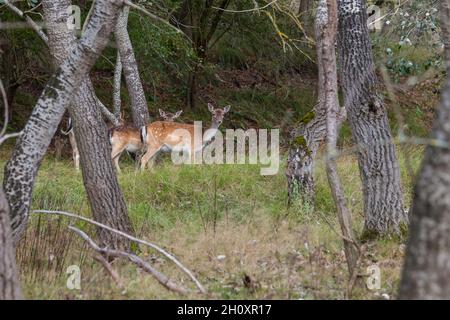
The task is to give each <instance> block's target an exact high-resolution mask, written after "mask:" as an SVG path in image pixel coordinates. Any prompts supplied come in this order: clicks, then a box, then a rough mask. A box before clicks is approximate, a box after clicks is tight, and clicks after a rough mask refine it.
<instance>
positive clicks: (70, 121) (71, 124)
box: [61, 118, 73, 136]
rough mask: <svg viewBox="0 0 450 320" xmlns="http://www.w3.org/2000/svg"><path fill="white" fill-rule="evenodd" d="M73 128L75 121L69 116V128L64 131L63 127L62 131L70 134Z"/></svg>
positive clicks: (64, 133)
mask: <svg viewBox="0 0 450 320" xmlns="http://www.w3.org/2000/svg"><path fill="white" fill-rule="evenodd" d="M72 130H73V123H72V118H69V122H68V124H67V130H66V131H64V130H63V129H61V133H62V134H63V135H65V136H67V135H69V134H70V132H71V131H72Z"/></svg>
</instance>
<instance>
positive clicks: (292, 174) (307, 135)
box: [285, 103, 326, 204]
mask: <svg viewBox="0 0 450 320" xmlns="http://www.w3.org/2000/svg"><path fill="white" fill-rule="evenodd" d="M325 136H326V110H324V109H323V105H322V104H320V103H319V104H318V105H316V106H315V107H314V109H313V110H312V111H310V112H309V113H307V114H306V115H305V116H304V117H303V118H302V119H301V120H300V121H299V123H298V124H297V126H296V127H295V128H294V129H293V130H292V132H291V134H290V147H289V153H288V159H287V164H286V172H285V174H286V178H287V182H288V197H289V203H290V204H292V203H294V202H295V201H307V202H311V203H313V202H314V198H315V197H314V191H315V188H314V176H313V169H314V160H315V158H316V154H317V150H318V148H319V146H320V144H321V143H322V142H323V141H324V139H325Z"/></svg>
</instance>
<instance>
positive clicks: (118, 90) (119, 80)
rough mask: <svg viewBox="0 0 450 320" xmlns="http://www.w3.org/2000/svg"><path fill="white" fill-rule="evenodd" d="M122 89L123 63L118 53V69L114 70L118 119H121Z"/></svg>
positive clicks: (114, 110)
mask: <svg viewBox="0 0 450 320" xmlns="http://www.w3.org/2000/svg"><path fill="white" fill-rule="evenodd" d="M121 89H122V61H121V60H120V52H119V51H117V58H116V67H115V68H114V88H113V113H114V116H115V117H116V119H119V120H120V119H121V113H120V110H121V109H122V99H121V96H120V93H121Z"/></svg>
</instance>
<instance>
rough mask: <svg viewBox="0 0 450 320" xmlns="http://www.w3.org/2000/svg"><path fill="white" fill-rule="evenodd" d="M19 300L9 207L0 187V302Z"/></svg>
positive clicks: (20, 296)
mask: <svg viewBox="0 0 450 320" xmlns="http://www.w3.org/2000/svg"><path fill="white" fill-rule="evenodd" d="M21 298H22V294H21V291H20V282H19V272H18V271H17V265H16V257H15V250H14V245H13V241H12V232H11V222H10V220H9V205H8V201H7V200H6V197H5V193H4V192H3V188H2V187H1V186H0V300H17V299H21Z"/></svg>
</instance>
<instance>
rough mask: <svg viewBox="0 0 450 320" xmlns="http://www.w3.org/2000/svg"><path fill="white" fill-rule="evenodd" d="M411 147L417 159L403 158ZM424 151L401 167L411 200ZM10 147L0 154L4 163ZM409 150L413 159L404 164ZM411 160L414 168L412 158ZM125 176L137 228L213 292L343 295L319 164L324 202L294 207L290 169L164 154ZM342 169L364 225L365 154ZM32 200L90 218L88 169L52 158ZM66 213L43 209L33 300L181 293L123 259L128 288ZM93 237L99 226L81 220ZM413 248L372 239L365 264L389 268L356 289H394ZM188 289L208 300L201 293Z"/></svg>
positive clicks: (27, 276) (34, 242)
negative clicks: (151, 167) (272, 171)
mask: <svg viewBox="0 0 450 320" xmlns="http://www.w3.org/2000/svg"><path fill="white" fill-rule="evenodd" d="M405 155H407V157H405ZM420 156H421V150H418V149H402V152H401V167H402V175H403V182H404V185H405V187H404V188H405V196H406V197H407V202H409V199H408V198H409V194H410V183H411V177H410V176H409V175H408V167H409V166H410V167H411V168H412V170H413V171H415V170H416V169H417V167H418V165H419V162H420ZM6 158H7V154H6V153H5V152H3V154H2V155H1V159H3V160H2V162H1V163H0V166H1V167H3V165H4V159H6ZM407 159H409V160H408V161H406V160H407ZM407 163H409V165H407ZM122 167H123V169H124V170H123V171H124V173H123V174H122V175H121V176H120V184H121V186H122V189H123V192H124V194H125V197H126V200H127V202H128V208H129V213H130V216H131V218H132V221H133V224H134V227H135V230H136V232H137V234H138V236H140V237H142V238H145V239H147V240H150V241H153V242H155V243H158V244H159V245H161V246H163V247H164V248H166V249H168V250H170V251H171V252H173V253H174V254H175V255H176V256H177V257H178V258H179V259H180V260H181V261H182V262H183V263H185V264H186V265H187V266H188V267H189V268H191V269H192V270H193V271H194V272H195V274H196V275H198V277H199V279H200V281H201V282H202V283H203V284H204V285H205V286H206V287H207V289H208V290H209V294H208V298H224V299H231V298H243V299H250V298H264V299H266V298H267V299H277V298H291V299H319V298H324V299H325V298H326V299H336V298H343V297H344V293H345V290H346V287H347V282H348V279H347V278H348V277H347V274H346V268H345V260H344V255H343V251H342V243H341V239H340V237H339V235H338V230H339V227H338V224H337V221H336V217H335V213H334V205H333V202H332V199H331V195H330V192H329V188H328V185H327V181H326V175H325V172H324V168H323V163H321V161H319V162H318V164H317V170H316V172H317V174H316V176H317V206H316V208H311V207H307V206H303V205H301V204H298V205H294V206H293V207H291V208H287V207H286V185H285V184H286V182H285V178H284V174H283V172H284V169H283V168H280V171H279V174H278V175H276V176H271V177H263V176H260V175H259V168H258V167H257V166H250V165H243V166H229V165H223V166H173V165H172V164H171V163H170V161H169V159H165V160H164V161H162V162H161V163H160V164H159V165H158V167H157V169H156V170H155V171H154V172H145V173H142V174H141V173H138V174H136V173H135V172H134V169H133V165H132V164H131V162H130V161H127V160H126V161H123V162H122ZM339 169H340V173H341V175H342V179H343V182H344V185H345V188H346V194H347V197H348V200H349V203H350V206H351V208H352V212H353V217H354V223H355V228H356V230H357V232H358V233H359V232H360V230H361V227H362V199H361V191H360V190H361V189H360V182H359V176H358V168H357V162H356V159H355V158H354V157H353V156H345V157H342V158H340V160H339ZM33 208H34V209H49V210H66V211H70V212H75V213H78V214H82V215H89V210H88V204H87V201H86V197H85V195H84V191H83V182H82V179H81V174H79V173H77V172H75V171H74V169H73V168H72V164H71V163H70V162H69V161H56V160H54V159H53V158H52V157H47V158H46V160H45V161H44V162H43V165H42V169H41V170H40V173H39V178H38V180H37V185H36V189H35V192H34V201H33ZM68 223H69V221H68V220H66V219H60V218H55V217H38V216H33V219H32V223H31V226H30V227H29V229H28V234H27V237H26V239H25V240H24V241H23V242H22V243H21V245H20V246H19V248H18V252H17V256H18V261H19V264H20V267H21V272H22V283H23V286H24V291H25V296H26V297H27V298H31V299H55V298H56V299H59V298H63V299H64V298H67V299H87V298H89V299H100V298H102V299H107V298H111V299H119V298H129V299H144V298H149V299H151V298H168V299H171V298H177V296H176V295H174V294H172V293H171V292H168V291H167V290H165V289H164V288H162V287H161V286H160V285H158V284H157V283H156V281H155V280H153V278H152V277H151V276H149V275H147V274H144V273H143V272H141V271H140V270H138V269H137V268H135V267H134V266H131V265H129V264H128V263H125V262H116V263H115V264H114V268H116V270H117V271H118V272H119V274H120V276H121V277H122V278H123V281H124V283H125V286H126V292H121V290H120V289H118V288H117V287H116V285H115V284H114V282H113V281H112V280H111V278H110V277H109V276H108V275H107V274H106V272H105V271H104V270H103V267H102V266H100V265H99V264H98V263H97V262H96V261H95V260H93V259H92V257H93V253H92V252H91V251H90V250H88V249H87V248H86V246H85V245H84V244H83V243H82V241H80V240H79V239H78V238H77V236H76V235H74V234H71V233H70V232H69V231H67V228H66V226H67V224H68ZM77 225H78V226H79V227H81V228H82V229H84V230H86V231H87V232H88V233H89V234H91V235H95V232H94V230H93V229H92V228H91V227H90V226H87V225H84V224H80V223H77ZM141 255H143V256H144V257H146V258H147V259H149V260H150V261H151V262H152V263H153V264H154V265H155V266H156V267H157V268H159V269H160V270H161V271H163V272H165V273H166V274H168V275H170V276H172V277H173V278H174V279H176V280H177V281H180V282H182V283H183V284H184V285H185V286H188V287H191V288H192V284H191V283H190V282H189V281H188V280H187V279H186V278H185V277H184V275H183V274H181V273H180V272H179V271H178V270H177V269H176V268H175V267H174V266H173V265H172V264H171V263H169V262H168V261H167V260H165V259H164V258H161V257H160V256H158V255H155V253H154V252H152V251H148V250H146V249H143V251H142V252H141ZM402 255H403V245H402V244H401V243H399V242H398V240H389V239H384V240H379V241H377V242H373V243H370V244H367V248H366V250H365V251H364V252H363V256H362V260H361V270H360V271H361V272H363V273H364V272H366V267H367V266H369V265H372V264H377V265H379V266H380V268H381V275H382V287H381V290H379V291H368V290H367V289H363V288H362V287H361V288H359V287H357V288H355V290H354V292H353V296H352V297H353V298H363V299H373V298H377V297H379V296H380V295H381V294H382V293H387V294H388V295H390V296H395V292H396V286H397V283H398V279H399V271H400V268H401V263H402ZM70 265H79V266H80V267H81V272H82V275H81V277H82V281H81V290H80V291H77V290H74V291H72V290H68V289H67V288H66V285H65V284H66V280H67V277H68V275H67V274H66V268H67V267H68V266H70ZM188 298H203V297H201V296H198V295H197V294H195V293H192V294H191V295H190V296H189V297H188Z"/></svg>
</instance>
